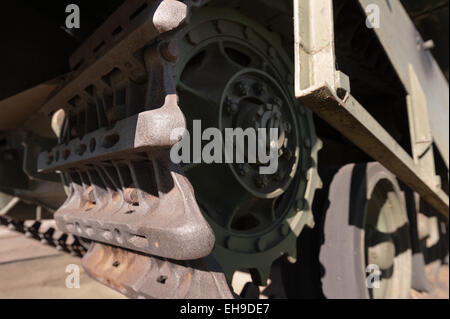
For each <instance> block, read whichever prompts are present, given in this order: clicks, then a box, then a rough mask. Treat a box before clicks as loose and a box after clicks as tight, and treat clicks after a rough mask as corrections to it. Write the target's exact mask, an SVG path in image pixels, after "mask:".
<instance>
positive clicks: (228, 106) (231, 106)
mask: <svg viewBox="0 0 450 319" xmlns="http://www.w3.org/2000/svg"><path fill="white" fill-rule="evenodd" d="M237 109H238V106H237V104H236V103H235V102H234V101H232V100H231V99H230V98H227V99H226V101H225V110H226V111H227V113H228V114H230V115H233V114H234V113H236V111H237Z"/></svg>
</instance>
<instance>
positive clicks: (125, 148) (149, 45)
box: [38, 0, 234, 298]
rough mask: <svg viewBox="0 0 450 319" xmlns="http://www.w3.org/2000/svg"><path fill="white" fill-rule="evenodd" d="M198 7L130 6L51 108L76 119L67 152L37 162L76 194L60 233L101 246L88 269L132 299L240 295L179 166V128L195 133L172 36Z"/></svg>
mask: <svg viewBox="0 0 450 319" xmlns="http://www.w3.org/2000/svg"><path fill="white" fill-rule="evenodd" d="M193 5H200V2H199V1H194V2H192V3H191V2H190V1H186V2H182V1H176V0H164V1H161V0H146V1H142V0H132V1H127V2H125V3H124V4H123V5H122V6H121V7H120V8H119V9H118V10H117V11H116V12H115V13H113V14H112V15H111V16H110V18H109V19H108V20H107V21H106V22H105V23H104V24H103V25H102V26H101V27H100V28H99V29H98V30H97V31H96V32H95V33H94V34H93V36H92V37H91V38H89V39H88V40H87V41H86V42H85V43H84V44H83V45H82V47H81V48H80V49H79V50H78V51H76V52H75V53H74V55H73V56H72V57H71V59H70V64H71V66H72V68H73V72H72V73H71V75H70V76H69V77H68V79H67V81H66V82H65V83H64V84H63V86H62V87H61V88H60V89H59V90H58V91H57V92H56V94H55V95H54V96H52V97H51V98H50V99H49V101H48V102H47V103H46V104H45V105H44V108H43V109H44V112H46V113H47V114H49V115H50V114H53V112H54V111H56V110H58V109H64V111H65V118H66V119H65V122H64V124H63V126H62V130H61V132H62V133H61V137H60V141H59V143H58V145H57V146H56V147H54V148H53V149H52V150H50V151H49V152H43V153H41V154H40V155H39V158H38V170H39V171H41V172H44V173H46V172H55V171H59V172H61V174H62V176H63V179H64V181H65V186H66V188H67V189H69V195H68V198H67V200H66V202H65V203H64V204H63V205H62V206H61V207H60V208H59V209H58V210H57V211H56V212H55V215H54V216H55V221H56V224H57V227H58V229H60V230H61V231H63V232H67V233H70V234H73V235H75V236H80V237H83V238H86V239H88V240H91V241H93V243H92V244H91V246H90V248H89V250H88V252H87V253H86V255H85V256H84V258H83V266H84V268H85V270H86V271H87V273H88V274H90V275H91V276H92V277H93V278H94V279H96V280H98V281H100V282H102V283H104V284H105V285H107V286H110V287H111V288H113V289H116V290H117V291H119V292H121V293H122V294H125V295H126V296H128V297H132V298H233V297H234V296H233V293H232V292H231V289H230V287H229V285H228V283H227V281H226V279H225V276H224V274H223V272H222V270H221V269H220V266H219V265H218V264H217V262H216V261H215V259H214V257H212V256H211V255H210V254H211V251H212V249H213V246H214V241H215V238H214V234H213V233H212V230H211V228H210V226H209V224H208V223H207V222H206V221H205V219H204V218H203V216H202V213H201V212H200V209H199V207H198V205H197V203H196V201H195V197H194V194H193V189H192V186H191V185H190V183H189V182H188V180H187V179H186V177H185V176H184V175H183V173H182V171H181V169H180V167H178V166H176V165H174V164H172V163H171V161H170V160H169V149H170V147H171V146H173V145H174V144H175V143H177V142H178V141H179V139H180V138H181V135H180V136H175V137H174V136H171V133H172V132H173V131H174V129H178V128H181V129H183V128H185V127H186V123H185V119H184V116H183V113H182V112H181V110H180V109H179V107H178V105H177V95H176V91H175V88H174V84H173V77H172V74H171V69H172V63H173V62H175V61H176V59H177V50H176V47H174V45H173V43H172V41H171V40H170V37H171V36H172V35H173V34H174V33H175V32H176V31H177V30H178V29H180V28H181V27H183V26H184V25H185V24H186V22H187V20H188V17H189V10H190V9H191V7H192V6H193ZM130 128H132V129H130ZM180 134H182V133H180Z"/></svg>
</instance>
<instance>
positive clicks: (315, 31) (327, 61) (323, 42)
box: [294, 0, 449, 218]
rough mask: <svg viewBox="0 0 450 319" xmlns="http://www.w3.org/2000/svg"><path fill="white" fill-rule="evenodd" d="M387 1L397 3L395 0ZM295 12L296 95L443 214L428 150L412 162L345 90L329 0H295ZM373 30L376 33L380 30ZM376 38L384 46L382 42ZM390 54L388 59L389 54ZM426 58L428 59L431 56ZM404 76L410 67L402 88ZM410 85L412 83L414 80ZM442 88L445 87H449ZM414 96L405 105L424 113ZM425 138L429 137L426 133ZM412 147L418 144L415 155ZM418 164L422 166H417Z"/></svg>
mask: <svg viewBox="0 0 450 319" xmlns="http://www.w3.org/2000/svg"><path fill="white" fill-rule="evenodd" d="M361 2H362V3H363V2H365V1H361ZM378 2H381V1H378ZM391 2H396V3H397V2H398V1H391ZM294 13H295V23H294V25H295V44H296V45H295V62H296V74H295V92H296V96H297V98H299V100H300V101H301V102H302V103H303V104H304V105H305V106H307V107H308V108H310V109H311V110H312V111H313V112H315V113H316V114H317V115H318V116H320V117H321V118H322V119H324V120H325V121H326V122H328V123H329V124H330V125H331V126H333V127H334V128H336V129H337V130H338V131H339V132H340V133H341V134H343V135H344V136H345V137H347V138H348V139H349V140H350V141H352V142H353V143H354V144H355V145H356V146H358V147H359V148H360V149H362V150H363V151H365V152H366V153H367V154H368V155H370V156H371V157H373V158H374V159H375V160H377V161H379V162H380V163H382V164H383V165H384V166H385V167H386V168H387V169H389V170H390V171H391V172H392V173H393V174H395V175H396V176H397V177H398V178H400V179H401V180H402V181H403V182H404V183H406V184H407V185H408V186H409V187H411V189H413V190H414V191H416V192H417V193H419V194H420V195H421V196H422V198H423V199H424V200H426V201H427V202H428V203H430V204H431V205H432V206H433V207H435V208H436V209H437V210H438V211H439V212H440V213H442V214H443V215H444V216H446V217H447V218H448V215H449V199H448V196H447V194H445V193H444V192H443V191H442V190H441V189H440V188H439V185H438V183H436V176H435V175H436V174H435V172H434V165H433V167H430V165H429V164H430V161H431V159H432V158H433V154H432V152H430V151H428V152H427V153H428V154H427V155H426V158H424V159H420V160H419V156H417V161H416V162H415V161H414V160H413V159H412V158H411V157H410V156H409V155H408V154H407V153H406V152H405V150H404V149H402V147H401V146H400V145H399V144H398V143H397V142H396V141H395V140H394V139H393V138H392V136H391V135H389V133H388V132H387V131H386V130H385V129H384V128H383V127H382V126H381V125H380V124H379V123H378V122H377V121H376V120H375V119H374V118H373V117H372V116H371V115H370V114H369V113H368V112H367V111H366V110H365V109H364V107H363V106H361V105H360V104H359V103H358V102H357V101H356V100H355V99H354V98H353V97H352V96H351V95H350V92H349V90H350V88H349V85H348V79H346V77H345V75H343V74H342V73H339V72H338V71H336V65H335V55H334V21H333V2H332V0H294ZM405 14H406V13H405ZM318 21H320V23H318ZM386 25H389V22H386ZM377 35H378V36H379V37H380V35H379V33H377ZM381 40H382V39H381ZM381 42H382V44H383V45H384V46H386V43H385V42H383V41H381ZM390 58H391V60H392V57H390ZM430 58H431V59H432V57H430ZM405 61H408V60H407V59H406V58H405V59H404V60H403V61H401V63H403V64H405ZM433 61H434V60H433ZM398 63H400V61H399V62H398ZM409 81H410V72H409V73H408V86H407V88H409V87H410V86H409ZM413 83H414V81H413ZM413 88H414V89H415V88H416V87H414V84H413ZM409 91H410V92H411V91H412V90H411V89H410V90H409ZM445 92H448V86H447V90H445ZM444 98H445V97H444ZM419 100H420V99H419V97H417V96H416V95H415V96H414V99H413V100H411V103H410V106H411V107H413V108H414V109H415V110H416V109H417V108H418V107H420V108H421V111H420V112H422V113H423V112H425V113H427V109H426V107H425V106H424V105H423V103H422V104H420V103H419V104H418V101H419ZM422 100H423V98H422ZM447 104H448V99H447ZM417 105H421V106H417ZM447 113H448V107H447ZM447 118H448V117H447ZM447 127H448V122H447ZM421 129H426V127H421ZM428 137H429V139H431V135H428ZM447 149H448V148H447ZM417 151H418V147H417V148H416V154H417V153H418V152H417ZM430 158H431V159H430ZM422 165H423V166H426V167H427V168H426V169H424V168H422V167H423V166H422Z"/></svg>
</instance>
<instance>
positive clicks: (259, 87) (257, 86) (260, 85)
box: [253, 82, 267, 95]
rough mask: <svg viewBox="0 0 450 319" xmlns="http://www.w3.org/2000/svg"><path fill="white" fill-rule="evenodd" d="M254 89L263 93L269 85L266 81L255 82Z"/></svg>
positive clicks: (259, 93) (260, 93)
mask: <svg viewBox="0 0 450 319" xmlns="http://www.w3.org/2000/svg"><path fill="white" fill-rule="evenodd" d="M253 89H254V90H255V93H256V94H258V95H263V94H265V93H266V92H267V85H266V84H265V83H261V82H258V83H256V84H255V86H254V88H253Z"/></svg>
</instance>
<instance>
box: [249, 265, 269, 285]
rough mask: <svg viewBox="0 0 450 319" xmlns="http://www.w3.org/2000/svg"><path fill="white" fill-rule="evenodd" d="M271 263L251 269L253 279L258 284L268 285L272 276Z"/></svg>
mask: <svg viewBox="0 0 450 319" xmlns="http://www.w3.org/2000/svg"><path fill="white" fill-rule="evenodd" d="M270 269H271V265H269V266H263V267H259V268H257V269H256V268H255V269H250V275H251V277H252V281H253V283H254V284H255V285H257V286H267V280H268V279H269V277H270Z"/></svg>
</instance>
